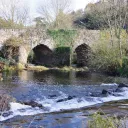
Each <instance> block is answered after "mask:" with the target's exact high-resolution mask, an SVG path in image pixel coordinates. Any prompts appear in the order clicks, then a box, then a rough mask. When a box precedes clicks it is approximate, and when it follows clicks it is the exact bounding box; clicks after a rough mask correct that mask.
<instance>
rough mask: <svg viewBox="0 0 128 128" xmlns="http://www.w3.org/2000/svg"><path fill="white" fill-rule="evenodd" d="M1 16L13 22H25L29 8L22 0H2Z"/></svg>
mask: <svg viewBox="0 0 128 128" xmlns="http://www.w3.org/2000/svg"><path fill="white" fill-rule="evenodd" d="M0 16H1V17H2V18H3V19H4V20H6V21H10V22H11V23H12V24H14V23H16V24H25V23H26V22H27V19H28V17H29V9H28V7H27V6H25V5H24V4H23V2H22V1H21V0H0Z"/></svg>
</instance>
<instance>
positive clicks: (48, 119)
mask: <svg viewBox="0 0 128 128" xmlns="http://www.w3.org/2000/svg"><path fill="white" fill-rule="evenodd" d="M118 83H125V84H128V78H121V77H113V76H108V75H105V74H100V73H87V72H74V71H71V72H61V71H55V70H52V71H50V70H48V71H43V72H35V71H21V72H5V73H3V81H2V82H0V89H1V90H4V91H5V92H6V93H7V94H9V95H11V96H13V97H15V98H16V100H17V103H11V110H10V112H11V114H10V115H8V116H1V117H0V124H1V126H3V128H12V127H15V128H18V127H23V128H27V127H31V128H86V127H87V122H88V120H89V119H90V115H92V114H93V113H94V112H96V111H104V113H106V114H108V115H117V116H126V115H127V114H128V111H127V110H128V89H127V88H123V89H122V91H121V92H118V93H115V95H107V96H103V95H101V93H102V91H103V90H108V91H110V92H114V91H115V90H116V89H117V87H118ZM24 101H36V102H37V103H39V104H42V105H43V107H44V108H43V109H40V108H38V107H36V108H32V107H31V106H28V105H23V104H20V103H21V102H24Z"/></svg>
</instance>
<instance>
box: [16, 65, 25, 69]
mask: <svg viewBox="0 0 128 128" xmlns="http://www.w3.org/2000/svg"><path fill="white" fill-rule="evenodd" d="M16 68H17V70H23V69H25V66H24V64H21V63H17V65H16Z"/></svg>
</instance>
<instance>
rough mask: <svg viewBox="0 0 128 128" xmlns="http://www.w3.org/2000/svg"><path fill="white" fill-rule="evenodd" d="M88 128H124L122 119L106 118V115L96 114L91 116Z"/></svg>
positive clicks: (124, 124) (124, 123)
mask: <svg viewBox="0 0 128 128" xmlns="http://www.w3.org/2000/svg"><path fill="white" fill-rule="evenodd" d="M88 127H89V128H126V122H125V118H124V119H119V118H117V117H108V116H107V115H103V116H102V115H100V114H98V113H96V114H94V115H92V120H91V121H89V122H88Z"/></svg>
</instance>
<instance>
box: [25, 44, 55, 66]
mask: <svg viewBox="0 0 128 128" xmlns="http://www.w3.org/2000/svg"><path fill="white" fill-rule="evenodd" d="M52 58H53V51H52V50H51V49H50V48H49V47H47V46H46V45H43V44H40V45H37V46H36V47H34V48H33V49H32V50H31V51H30V53H29V56H28V59H27V61H28V63H32V64H36V65H43V66H51V63H52Z"/></svg>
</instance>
